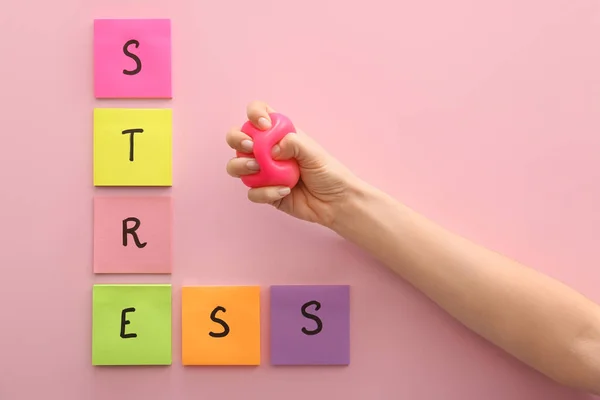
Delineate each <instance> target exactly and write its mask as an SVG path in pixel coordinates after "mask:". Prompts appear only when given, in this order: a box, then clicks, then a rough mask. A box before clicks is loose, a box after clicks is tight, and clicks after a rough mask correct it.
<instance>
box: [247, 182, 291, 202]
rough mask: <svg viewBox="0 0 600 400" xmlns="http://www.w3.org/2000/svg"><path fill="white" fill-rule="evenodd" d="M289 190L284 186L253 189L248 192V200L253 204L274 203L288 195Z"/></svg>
mask: <svg viewBox="0 0 600 400" xmlns="http://www.w3.org/2000/svg"><path fill="white" fill-rule="evenodd" d="M290 192H291V189H290V188H288V187H285V186H269V187H262V188H253V189H250V190H248V200H250V201H251V202H253V203H267V204H269V203H274V202H276V201H277V200H281V199H282V198H284V197H285V196H287V195H288V194H290Z"/></svg>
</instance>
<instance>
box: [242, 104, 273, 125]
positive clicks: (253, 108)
mask: <svg viewBox="0 0 600 400" xmlns="http://www.w3.org/2000/svg"><path fill="white" fill-rule="evenodd" d="M273 112H275V110H274V109H273V108H271V107H270V106H269V105H268V104H267V103H265V102H264V101H258V100H256V101H252V102H250V103H249V104H248V106H247V107H246V115H247V116H248V120H249V121H250V122H251V123H252V125H254V127H256V128H257V129H261V130H265V129H269V128H270V127H271V117H269V114H270V113H273Z"/></svg>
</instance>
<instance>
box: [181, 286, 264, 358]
mask: <svg viewBox="0 0 600 400" xmlns="http://www.w3.org/2000/svg"><path fill="white" fill-rule="evenodd" d="M181 303H182V304H181V330H182V332H181V346H182V362H183V365H259V364H260V288H259V287H258V286H184V287H183V288H182V289H181Z"/></svg>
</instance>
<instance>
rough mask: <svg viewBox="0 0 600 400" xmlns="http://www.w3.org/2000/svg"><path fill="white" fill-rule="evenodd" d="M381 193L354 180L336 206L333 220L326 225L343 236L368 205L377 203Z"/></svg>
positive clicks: (364, 183) (358, 180)
mask: <svg viewBox="0 0 600 400" xmlns="http://www.w3.org/2000/svg"><path fill="white" fill-rule="evenodd" d="M380 195H381V194H380V192H379V191H378V190H377V189H375V188H374V187H372V186H370V185H369V184H367V183H366V182H364V181H361V180H360V179H354V180H352V182H349V183H348V185H347V189H346V191H345V193H344V196H343V198H342V199H341V201H340V202H339V203H338V204H337V205H336V207H335V210H334V212H333V215H332V218H331V220H330V221H329V222H328V224H327V225H326V227H327V228H329V229H331V230H333V231H334V232H336V233H338V234H341V235H342V236H343V234H342V233H343V232H344V231H345V230H346V229H347V228H348V227H349V225H351V224H353V222H356V221H357V220H358V219H359V218H360V215H361V214H362V213H363V211H364V210H365V209H367V207H368V204H369V203H371V202H373V201H376V199H377V198H378V197H379V196H380Z"/></svg>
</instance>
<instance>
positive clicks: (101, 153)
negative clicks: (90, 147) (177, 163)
mask: <svg viewBox="0 0 600 400" xmlns="http://www.w3.org/2000/svg"><path fill="white" fill-rule="evenodd" d="M94 185H95V186H171V185H172V112H171V110H170V109H130V108H129V109H128V108H96V109H95V110H94Z"/></svg>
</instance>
